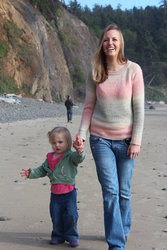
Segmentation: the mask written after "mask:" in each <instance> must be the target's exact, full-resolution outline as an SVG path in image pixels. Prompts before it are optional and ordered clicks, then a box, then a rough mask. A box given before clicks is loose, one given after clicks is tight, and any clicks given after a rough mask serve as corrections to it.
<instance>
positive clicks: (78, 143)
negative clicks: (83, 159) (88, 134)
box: [73, 134, 84, 154]
mask: <svg viewBox="0 0 167 250" xmlns="http://www.w3.org/2000/svg"><path fill="white" fill-rule="evenodd" d="M73 147H74V148H75V149H76V151H77V152H78V153H79V154H80V153H82V152H83V150H84V144H83V140H82V139H81V138H80V137H79V135H78V134H77V135H76V139H75V141H73Z"/></svg>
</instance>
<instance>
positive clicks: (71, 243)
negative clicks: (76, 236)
mask: <svg viewBox="0 0 167 250" xmlns="http://www.w3.org/2000/svg"><path fill="white" fill-rule="evenodd" d="M69 243H70V247H78V246H79V240H72V241H70V242H69Z"/></svg>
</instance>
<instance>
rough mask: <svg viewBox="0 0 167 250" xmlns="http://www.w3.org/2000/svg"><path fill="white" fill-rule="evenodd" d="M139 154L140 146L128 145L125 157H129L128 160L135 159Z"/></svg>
mask: <svg viewBox="0 0 167 250" xmlns="http://www.w3.org/2000/svg"><path fill="white" fill-rule="evenodd" d="M139 153H140V145H136V144H130V145H129V147H128V152H127V155H129V158H130V159H132V158H135V157H137V156H138V155H139Z"/></svg>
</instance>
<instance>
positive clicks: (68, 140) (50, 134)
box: [48, 127, 72, 150]
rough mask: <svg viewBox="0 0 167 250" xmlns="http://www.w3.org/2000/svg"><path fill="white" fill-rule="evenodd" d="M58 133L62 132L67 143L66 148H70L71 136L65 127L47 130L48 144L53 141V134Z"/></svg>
mask: <svg viewBox="0 0 167 250" xmlns="http://www.w3.org/2000/svg"><path fill="white" fill-rule="evenodd" d="M59 133H62V134H64V137H65V139H66V141H67V144H68V150H70V149H71V146H72V138H71V134H70V131H69V130H68V129H67V128H65V127H55V128H53V129H52V130H51V131H49V132H48V138H49V142H50V144H52V143H53V140H54V136H55V134H59Z"/></svg>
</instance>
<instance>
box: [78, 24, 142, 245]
mask: <svg viewBox="0 0 167 250" xmlns="http://www.w3.org/2000/svg"><path fill="white" fill-rule="evenodd" d="M143 123H144V81H143V74H142V70H141V68H140V66H139V65H138V64H136V63H134V62H131V61H129V60H127V59H125V56H124V39H123V35H122V33H121V31H120V29H119V28H118V26H117V25H116V24H111V25H109V26H108V27H107V28H106V29H105V30H104V32H103V34H102V36H101V39H100V42H99V47H98V49H97V52H96V54H95V57H94V60H93V63H92V81H90V82H89V83H88V86H87V90H86V100H85V105H84V110H83V114H82V119H81V125H80V129H79V136H80V137H81V138H82V139H83V140H85V139H86V134H87V132H88V130H89V132H90V147H91V151H92V154H93V157H94V160H95V164H96V170H97V175H98V179H99V182H100V184H101V187H102V194H103V205H104V224H105V236H106V240H107V242H108V245H109V250H111V249H114V250H117V249H122V250H123V249H125V245H126V239H127V236H128V234H129V232H130V228H131V208H130V202H131V177H132V172H133V168H134V159H135V157H136V156H138V155H139V152H140V145H141V139H142V132H143Z"/></svg>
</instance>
